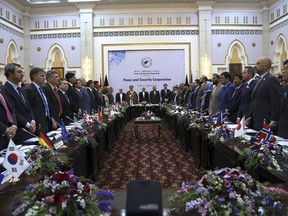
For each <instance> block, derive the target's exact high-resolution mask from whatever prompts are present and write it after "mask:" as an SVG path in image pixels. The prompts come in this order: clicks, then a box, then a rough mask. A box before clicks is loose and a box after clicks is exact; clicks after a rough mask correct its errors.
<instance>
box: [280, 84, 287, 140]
mask: <svg viewBox="0 0 288 216" xmlns="http://www.w3.org/2000/svg"><path fill="white" fill-rule="evenodd" d="M278 135H279V136H281V137H283V138H285V139H288V87H287V86H286V87H285V88H284V89H283V95H282V98H281V109H280V121H279V132H278Z"/></svg>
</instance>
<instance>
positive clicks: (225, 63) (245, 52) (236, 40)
mask: <svg viewBox="0 0 288 216" xmlns="http://www.w3.org/2000/svg"><path fill="white" fill-rule="evenodd" d="M235 42H238V43H239V44H241V45H242V47H243V49H244V54H245V56H246V58H247V62H249V61H248V60H249V58H248V56H247V51H246V48H245V46H244V44H243V43H242V42H241V41H240V40H238V39H235V40H233V41H232V42H231V43H230V44H229V45H228V46H227V53H226V55H225V58H224V64H223V65H225V66H226V65H227V62H226V59H227V56H228V55H229V53H228V51H229V50H230V47H231V45H232V44H233V43H235Z"/></svg>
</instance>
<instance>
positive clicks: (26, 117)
mask: <svg viewBox="0 0 288 216" xmlns="http://www.w3.org/2000/svg"><path fill="white" fill-rule="evenodd" d="M19 90H20V92H21V94H22V95H23V97H24V101H23V99H22V98H20V95H19V93H18V92H16V90H15V89H14V87H13V86H12V85H11V84H10V83H9V82H6V83H5V84H4V86H3V92H4V93H5V95H6V96H7V97H8V98H9V101H10V103H11V106H12V107H13V109H14V110H15V114H16V119H17V125H18V127H17V133H16V136H15V137H14V139H13V140H14V141H15V142H16V143H17V142H18V141H22V140H25V139H29V138H31V135H30V134H28V133H26V132H24V131H23V130H22V129H21V128H26V124H27V122H29V123H30V122H31V121H32V120H35V116H34V113H33V110H32V109H31V107H30V105H29V102H28V99H27V97H26V94H25V92H24V91H23V89H21V88H20V89H19Z"/></svg>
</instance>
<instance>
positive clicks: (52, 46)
mask: <svg viewBox="0 0 288 216" xmlns="http://www.w3.org/2000/svg"><path fill="white" fill-rule="evenodd" d="M56 45H57V46H59V47H60V48H61V49H62V50H63V53H64V56H63V59H65V61H66V62H67V68H69V67H68V60H67V58H66V53H65V49H64V48H63V47H62V46H61V45H60V44H58V43H54V44H52V45H51V46H50V47H49V49H48V51H47V56H46V59H45V68H47V65H46V63H47V60H48V57H49V53H50V51H51V49H52V48H54V46H56ZM73 68H74V67H73ZM64 69H66V68H64Z"/></svg>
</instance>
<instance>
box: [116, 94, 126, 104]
mask: <svg viewBox="0 0 288 216" xmlns="http://www.w3.org/2000/svg"><path fill="white" fill-rule="evenodd" d="M123 101H125V93H122V101H120V93H119V92H118V93H116V103H120V102H123Z"/></svg>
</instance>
